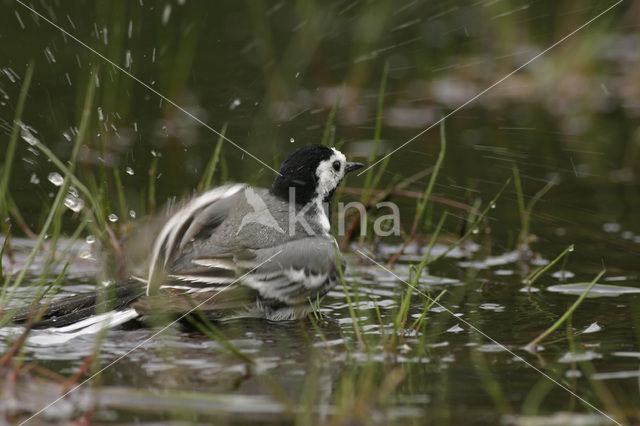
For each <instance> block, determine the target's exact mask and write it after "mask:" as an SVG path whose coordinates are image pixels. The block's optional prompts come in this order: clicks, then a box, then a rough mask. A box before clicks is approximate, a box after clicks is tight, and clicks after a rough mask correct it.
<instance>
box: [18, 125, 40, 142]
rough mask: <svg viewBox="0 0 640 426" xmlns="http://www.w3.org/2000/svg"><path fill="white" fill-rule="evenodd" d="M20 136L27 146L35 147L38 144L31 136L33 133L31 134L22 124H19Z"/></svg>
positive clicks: (36, 139)
mask: <svg viewBox="0 0 640 426" xmlns="http://www.w3.org/2000/svg"><path fill="white" fill-rule="evenodd" d="M20 136H21V137H22V139H23V140H24V141H25V142H26V143H28V144H29V145H36V144H37V143H38V142H40V141H39V140H38V138H36V137H35V136H33V133H31V130H30V129H29V127H28V126H26V125H24V124H20Z"/></svg>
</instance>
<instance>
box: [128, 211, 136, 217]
mask: <svg viewBox="0 0 640 426" xmlns="http://www.w3.org/2000/svg"><path fill="white" fill-rule="evenodd" d="M129 216H131V219H135V218H136V211H135V210H129Z"/></svg>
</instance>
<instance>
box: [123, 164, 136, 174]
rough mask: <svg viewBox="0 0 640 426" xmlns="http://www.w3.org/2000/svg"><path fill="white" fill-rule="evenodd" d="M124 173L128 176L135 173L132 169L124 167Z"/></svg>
mask: <svg viewBox="0 0 640 426" xmlns="http://www.w3.org/2000/svg"><path fill="white" fill-rule="evenodd" d="M124 171H125V172H126V173H127V174H128V175H129V176H133V175H134V174H135V172H134V171H133V169H132V168H131V167H128V166H127V167H126V168H125V169H124Z"/></svg>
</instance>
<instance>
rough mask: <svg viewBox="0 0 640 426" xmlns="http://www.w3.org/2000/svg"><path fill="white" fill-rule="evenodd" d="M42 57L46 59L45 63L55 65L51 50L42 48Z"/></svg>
mask: <svg viewBox="0 0 640 426" xmlns="http://www.w3.org/2000/svg"><path fill="white" fill-rule="evenodd" d="M44 56H45V57H46V58H47V61H49V63H52V64H55V63H56V58H55V56H53V52H51V49H49V48H48V47H45V48H44Z"/></svg>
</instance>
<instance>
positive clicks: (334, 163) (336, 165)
mask: <svg viewBox="0 0 640 426" xmlns="http://www.w3.org/2000/svg"><path fill="white" fill-rule="evenodd" d="M340 166H341V164H340V162H339V161H334V162H333V170H335V171H336V172H339V171H340Z"/></svg>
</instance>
